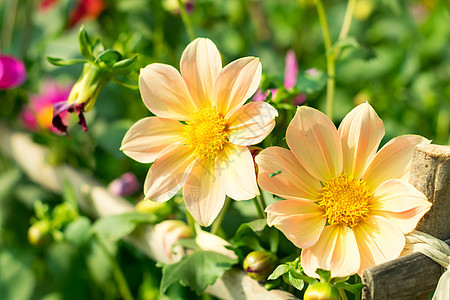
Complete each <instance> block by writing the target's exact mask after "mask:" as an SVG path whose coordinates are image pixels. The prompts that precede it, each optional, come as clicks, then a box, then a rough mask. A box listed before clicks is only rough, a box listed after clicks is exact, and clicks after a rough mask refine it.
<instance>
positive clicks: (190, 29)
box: [178, 0, 195, 41]
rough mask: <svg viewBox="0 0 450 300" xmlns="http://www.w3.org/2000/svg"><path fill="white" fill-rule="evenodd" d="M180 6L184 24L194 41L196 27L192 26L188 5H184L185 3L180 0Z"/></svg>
mask: <svg viewBox="0 0 450 300" xmlns="http://www.w3.org/2000/svg"><path fill="white" fill-rule="evenodd" d="M178 6H179V7H180V14H181V19H182V20H183V23H184V26H186V31H187V33H188V35H189V38H190V39H191V41H193V40H194V39H195V34H194V29H193V27H192V23H191V19H189V16H188V14H187V12H186V7H184V4H183V2H182V1H181V0H178Z"/></svg>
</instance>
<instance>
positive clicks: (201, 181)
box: [183, 160, 225, 226]
mask: <svg viewBox="0 0 450 300" xmlns="http://www.w3.org/2000/svg"><path fill="white" fill-rule="evenodd" d="M183 197H184V202H185V203H186V208H187V210H188V211H189V212H190V214H191V215H192V216H193V217H194V219H195V220H196V221H197V222H198V223H199V224H200V225H202V226H209V225H211V223H212V222H213V221H214V220H215V218H216V217H217V215H218V214H219V212H220V210H221V209H222V207H223V204H224V203H225V192H224V191H223V189H222V187H221V185H220V183H219V180H218V179H217V177H216V175H215V173H214V166H213V164H212V163H208V162H207V161H203V160H196V161H195V163H194V164H193V167H192V170H191V172H190V174H189V176H188V178H187V180H186V183H185V184H184V187H183Z"/></svg>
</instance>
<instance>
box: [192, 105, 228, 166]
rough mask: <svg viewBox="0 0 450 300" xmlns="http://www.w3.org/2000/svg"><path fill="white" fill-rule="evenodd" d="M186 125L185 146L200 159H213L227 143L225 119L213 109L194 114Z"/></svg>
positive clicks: (209, 108) (205, 109)
mask: <svg viewBox="0 0 450 300" xmlns="http://www.w3.org/2000/svg"><path fill="white" fill-rule="evenodd" d="M186 124H187V126H186V127H185V132H184V135H185V138H186V144H187V145H188V146H190V147H191V149H192V151H194V154H196V155H197V156H198V157H200V158H206V159H212V158H215V157H216V156H217V154H219V152H220V151H221V150H222V149H223V146H224V145H225V143H226V142H227V141H228V132H227V125H226V124H225V119H224V118H223V116H222V115H221V114H219V113H218V112H217V111H216V109H215V108H214V107H208V108H204V109H202V110H199V111H197V112H195V113H194V114H193V115H192V116H191V119H190V121H187V122H186Z"/></svg>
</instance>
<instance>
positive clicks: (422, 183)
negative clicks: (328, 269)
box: [362, 144, 450, 300]
mask: <svg viewBox="0 0 450 300" xmlns="http://www.w3.org/2000/svg"><path fill="white" fill-rule="evenodd" d="M409 181H410V183H411V184H413V185H414V186H415V187H416V188H417V189H419V190H420V191H422V192H423V193H424V194H425V196H427V198H428V200H429V201H430V202H432V203H433V206H432V207H431V209H430V211H429V212H428V213H427V214H426V215H425V217H424V218H423V219H422V220H421V221H420V222H419V224H418V227H417V230H419V231H423V232H425V233H428V234H430V235H433V236H435V237H437V238H439V239H442V240H445V239H448V238H449V237H450V225H449V220H450V147H449V146H439V145H425V144H423V145H418V146H417V147H416V149H415V151H414V155H413V159H412V163H411V171H410V178H409ZM446 242H447V243H450V239H449V240H447V241H446ZM444 271H445V270H444V268H442V267H441V266H440V265H439V264H437V263H435V262H434V261H433V260H432V259H430V258H428V257H427V256H425V255H423V254H421V253H413V254H410V255H407V256H404V257H400V258H398V259H395V260H393V261H390V262H386V263H384V264H381V265H378V266H374V267H371V268H368V269H366V270H364V271H363V272H362V282H363V283H364V284H365V285H366V287H365V288H364V290H363V293H362V299H367V300H369V299H370V300H372V299H373V300H378V299H389V300H390V299H405V300H406V299H408V300H410V299H428V298H429V294H430V292H431V291H433V290H434V289H435V288H436V285H437V282H438V280H439V278H440V276H441V275H442V273H444Z"/></svg>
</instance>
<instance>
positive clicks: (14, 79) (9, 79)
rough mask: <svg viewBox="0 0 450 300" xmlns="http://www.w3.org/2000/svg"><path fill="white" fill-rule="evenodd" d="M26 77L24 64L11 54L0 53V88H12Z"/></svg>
mask: <svg viewBox="0 0 450 300" xmlns="http://www.w3.org/2000/svg"><path fill="white" fill-rule="evenodd" d="M26 78H27V71H26V69H25V64H24V63H23V61H22V60H20V59H19V58H17V57H15V56H13V55H0V89H13V88H15V87H18V86H20V85H21V84H22V83H24V82H25V80H26Z"/></svg>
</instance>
